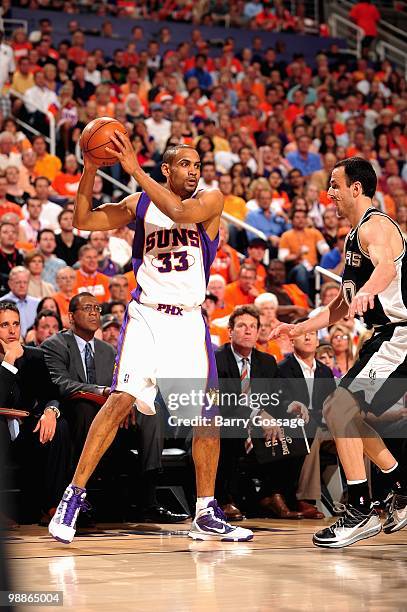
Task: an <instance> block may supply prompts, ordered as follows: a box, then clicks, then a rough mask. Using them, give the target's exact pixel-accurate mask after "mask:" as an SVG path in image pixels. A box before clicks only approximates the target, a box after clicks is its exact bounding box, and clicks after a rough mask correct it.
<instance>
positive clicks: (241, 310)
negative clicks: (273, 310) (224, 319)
mask: <svg viewBox="0 0 407 612" xmlns="http://www.w3.org/2000/svg"><path fill="white" fill-rule="evenodd" d="M245 314H247V315H250V316H251V317H253V318H254V319H256V321H257V329H258V328H259V327H260V313H259V311H258V309H257V308H256V306H253V304H246V305H245V306H237V307H236V308H235V309H234V311H233V312H232V314H231V315H230V317H229V323H228V327H229V329H233V328H234V327H235V321H236V319H237V317H242V316H243V315H245Z"/></svg>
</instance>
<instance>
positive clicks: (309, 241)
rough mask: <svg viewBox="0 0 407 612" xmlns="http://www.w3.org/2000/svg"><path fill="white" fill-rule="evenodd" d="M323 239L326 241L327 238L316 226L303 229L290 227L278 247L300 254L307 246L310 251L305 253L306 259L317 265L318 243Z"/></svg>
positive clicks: (312, 264) (291, 253) (293, 253)
mask: <svg viewBox="0 0 407 612" xmlns="http://www.w3.org/2000/svg"><path fill="white" fill-rule="evenodd" d="M321 240H322V241H323V242H325V238H324V237H323V235H322V234H321V232H320V231H319V230H317V229H315V227H306V228H305V229H303V230H294V229H290V230H288V231H287V232H284V233H283V234H282V236H281V238H280V244H279V245H278V248H279V249H288V250H289V252H290V255H300V254H301V249H302V248H303V247H307V248H308V252H307V253H305V254H304V259H306V260H307V261H308V262H309V263H310V264H311V266H316V265H317V263H318V252H317V244H318V242H320V241H321Z"/></svg>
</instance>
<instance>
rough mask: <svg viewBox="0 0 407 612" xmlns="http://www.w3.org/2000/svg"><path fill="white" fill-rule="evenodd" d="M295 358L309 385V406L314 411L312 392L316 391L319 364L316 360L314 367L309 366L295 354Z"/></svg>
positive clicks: (313, 363)
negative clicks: (315, 379) (316, 373)
mask: <svg viewBox="0 0 407 612" xmlns="http://www.w3.org/2000/svg"><path fill="white" fill-rule="evenodd" d="M294 357H295V358H296V360H297V361H298V363H299V364H300V368H301V370H302V373H303V375H304V378H305V382H306V384H307V388H308V394H309V406H308V410H312V392H313V389H314V378H315V370H316V367H317V362H316V361H315V359H314V360H313V362H312V366H309V365H308V364H307V363H305V361H303V360H302V359H300V357H298V355H296V354H295V353H294Z"/></svg>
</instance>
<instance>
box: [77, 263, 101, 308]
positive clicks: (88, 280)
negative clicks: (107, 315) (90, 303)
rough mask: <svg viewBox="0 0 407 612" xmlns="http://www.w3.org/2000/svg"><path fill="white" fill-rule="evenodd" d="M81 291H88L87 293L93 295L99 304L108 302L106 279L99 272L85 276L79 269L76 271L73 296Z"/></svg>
mask: <svg viewBox="0 0 407 612" xmlns="http://www.w3.org/2000/svg"><path fill="white" fill-rule="evenodd" d="M83 291H89V293H91V294H92V295H94V296H95V298H96V299H97V301H98V302H100V303H102V302H108V301H109V299H110V291H109V279H108V277H107V276H105V275H104V274H101V273H100V272H95V274H92V275H89V274H85V273H84V272H82V270H80V269H79V270H77V271H76V283H75V287H74V294H75V293H82V292H83Z"/></svg>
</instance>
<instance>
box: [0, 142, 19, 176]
mask: <svg viewBox="0 0 407 612" xmlns="http://www.w3.org/2000/svg"><path fill="white" fill-rule="evenodd" d="M14 145H15V137H14V136H13V134H11V132H1V133H0V170H2V171H3V172H4V171H5V169H6V168H8V166H16V167H17V168H19V167H20V166H21V154H20V153H14V152H13V147H14Z"/></svg>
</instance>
